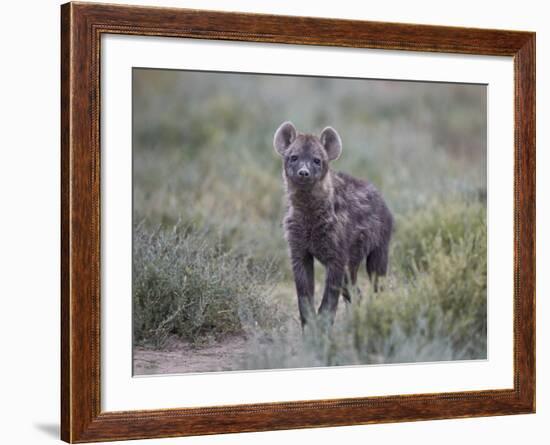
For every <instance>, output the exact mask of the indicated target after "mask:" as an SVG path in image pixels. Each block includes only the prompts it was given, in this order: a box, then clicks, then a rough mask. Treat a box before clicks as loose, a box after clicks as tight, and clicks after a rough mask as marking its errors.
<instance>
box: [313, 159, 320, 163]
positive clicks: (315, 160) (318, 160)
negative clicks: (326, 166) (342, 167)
mask: <svg viewBox="0 0 550 445" xmlns="http://www.w3.org/2000/svg"><path fill="white" fill-rule="evenodd" d="M313 162H315V163H316V164H317V165H320V164H321V160H320V159H319V158H315V159H313Z"/></svg>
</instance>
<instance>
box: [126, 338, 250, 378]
mask: <svg viewBox="0 0 550 445" xmlns="http://www.w3.org/2000/svg"><path fill="white" fill-rule="evenodd" d="M246 354H247V341H246V339H244V338H242V337H231V338H228V339H225V340H224V341H222V342H216V343H213V344H209V345H205V346H200V347H193V346H191V345H190V344H189V343H187V342H183V341H181V340H177V339H170V340H169V341H168V344H167V345H166V346H165V347H164V348H163V349H162V350H157V349H147V348H143V347H137V348H135V349H134V375H151V374H179V373H189V372H208V371H209V372H212V371H229V370H232V369H238V368H239V364H240V363H241V360H242V359H243V358H244V357H245V355H246Z"/></svg>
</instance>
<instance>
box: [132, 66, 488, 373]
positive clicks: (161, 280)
mask: <svg viewBox="0 0 550 445" xmlns="http://www.w3.org/2000/svg"><path fill="white" fill-rule="evenodd" d="M133 80H134V84H133V85H134V223H135V224H134V275H133V277H134V278H133V280H134V283H133V286H134V295H133V298H134V300H133V301H134V305H133V311H134V340H135V344H137V345H148V346H149V347H153V348H162V346H163V344H164V342H165V340H166V339H167V338H168V337H169V336H176V337H179V338H180V339H182V340H183V341H186V342H191V343H193V344H196V345H199V346H200V345H201V344H203V343H205V342H209V341H223V339H224V338H227V337H228V336H230V335H242V336H244V337H246V338H247V339H248V340H249V341H250V348H249V349H250V354H249V356H248V357H247V358H246V360H244V362H239V363H237V362H236V363H235V364H234V368H235V369H244V368H249V369H255V368H279V367H300V366H327V365H340V364H359V363H395V362H409V361H436V360H455V359H476V358H484V357H485V356H486V347H487V345H486V330H487V327H486V312H487V307H486V203H485V195H486V193H485V190H486V176H485V165H486V164H485V161H486V158H485V126H486V122H485V111H486V109H485V107H486V104H485V93H484V91H485V90H484V88H485V87H483V86H479V85H470V86H465V85H447V84H424V83H415V82H388V81H365V80H342V79H338V80H331V79H317V78H292V77H284V76H244V77H243V76H239V75H233V74H232V75H228V74H223V75H221V74H216V73H193V72H179V71H159V70H139V69H138V70H134V79H133ZM327 104H328V105H329V106H327ZM284 120H292V121H293V122H294V123H295V124H296V125H297V127H298V128H299V129H304V130H307V131H314V132H318V131H320V130H321V129H322V128H323V127H324V126H326V125H332V126H333V127H335V128H336V129H337V130H338V131H339V133H340V135H341V136H342V138H343V145H344V151H343V154H342V157H341V158H340V159H339V160H338V161H336V162H335V163H334V166H333V167H334V168H335V169H338V170H343V171H346V172H348V173H351V174H353V175H355V176H358V177H361V178H367V179H369V180H371V181H372V182H373V183H374V184H375V185H376V186H377V187H378V188H379V189H380V190H381V192H382V193H383V195H384V197H385V199H386V200H387V202H388V205H389V206H390V208H391V209H392V212H393V213H394V216H395V218H396V230H395V235H394V239H393V240H392V246H391V249H392V250H391V258H390V273H389V276H388V277H387V278H386V279H385V283H384V284H385V287H384V290H383V291H382V292H380V293H379V294H377V295H375V296H374V295H372V294H371V292H370V290H369V284H368V282H367V280H366V277H365V275H366V274H365V272H364V270H363V271H362V274H361V276H360V280H361V281H360V284H361V287H362V289H363V294H364V298H362V299H361V300H359V299H357V298H356V299H355V301H354V303H353V304H352V305H350V306H345V305H344V304H343V302H341V303H340V308H339V313H338V317H337V320H336V323H335V325H334V327H333V329H332V330H329V331H326V330H323V329H320V328H319V327H318V326H311V327H310V328H309V329H308V331H307V332H305V334H304V335H303V336H302V333H301V328H300V325H299V321H298V310H297V302H296V297H295V294H294V284H293V281H292V274H291V271H290V267H289V261H288V253H287V246H286V243H285V241H284V239H283V236H282V228H281V220H282V216H283V214H284V211H285V203H284V196H283V186H282V180H281V165H280V164H281V163H280V159H279V158H278V157H277V156H276V155H275V153H274V151H273V149H272V142H271V139H272V135H273V132H274V130H275V129H276V128H277V126H278V125H279V124H280V123H281V122H282V121H284ZM323 275H324V274H323V270H322V268H321V267H318V266H317V267H316V294H317V302H319V300H320V295H319V294H320V292H321V291H322V281H323Z"/></svg>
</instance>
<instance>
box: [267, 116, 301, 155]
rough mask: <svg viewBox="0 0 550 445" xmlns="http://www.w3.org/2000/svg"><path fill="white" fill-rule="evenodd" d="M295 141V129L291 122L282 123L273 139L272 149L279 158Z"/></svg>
mask: <svg viewBox="0 0 550 445" xmlns="http://www.w3.org/2000/svg"><path fill="white" fill-rule="evenodd" d="M294 139H296V128H295V127H294V125H293V124H292V122H288V121H287V122H283V123H282V124H281V125H280V126H279V128H277V131H276V132H275V136H274V137H273V147H274V148H275V151H276V152H277V153H279V154H280V155H281V156H284V154H285V151H286V150H287V148H288V147H289V146H290V144H292V143H293V142H294Z"/></svg>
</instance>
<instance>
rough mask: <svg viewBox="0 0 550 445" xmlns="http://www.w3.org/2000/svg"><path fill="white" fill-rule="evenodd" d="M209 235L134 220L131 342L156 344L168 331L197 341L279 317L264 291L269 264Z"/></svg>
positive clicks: (270, 275) (264, 325) (268, 286)
mask: <svg viewBox="0 0 550 445" xmlns="http://www.w3.org/2000/svg"><path fill="white" fill-rule="evenodd" d="M211 239H212V237H210V236H209V235H208V234H207V233H205V232H196V231H193V230H192V228H190V227H182V226H181V225H176V226H175V227H174V228H173V229H172V230H165V229H163V228H160V227H159V228H157V229H156V230H150V229H148V228H146V227H145V225H144V224H139V225H136V226H135V227H134V270H133V305H134V307H133V314H134V340H135V342H137V343H139V344H144V343H152V344H154V345H155V346H157V347H158V346H162V344H163V343H164V342H165V340H166V339H167V337H168V336H169V335H171V334H174V335H177V336H179V337H181V338H182V339H185V340H187V341H191V342H197V341H202V340H205V339H208V338H214V339H216V338H220V337H223V336H227V335H232V334H246V333H247V331H250V330H252V329H258V328H260V329H271V328H272V327H274V326H276V325H279V324H281V323H284V322H285V319H284V314H283V312H282V311H281V310H280V308H279V307H278V306H277V305H276V304H275V303H274V302H273V301H272V299H271V298H270V296H271V293H272V289H273V283H274V281H275V280H276V274H275V271H274V268H273V266H272V265H271V264H270V263H269V262H266V261H264V262H258V261H253V260H252V259H251V258H249V257H247V256H246V255H244V254H242V253H239V252H236V251H224V250H223V249H222V248H221V245H219V244H218V245H216V244H212V241H211Z"/></svg>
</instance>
